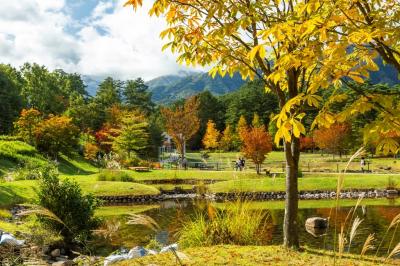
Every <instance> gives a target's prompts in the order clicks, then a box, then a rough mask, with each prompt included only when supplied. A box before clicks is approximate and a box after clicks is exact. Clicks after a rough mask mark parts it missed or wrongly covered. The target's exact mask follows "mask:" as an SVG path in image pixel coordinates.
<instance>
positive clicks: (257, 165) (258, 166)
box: [256, 163, 261, 175]
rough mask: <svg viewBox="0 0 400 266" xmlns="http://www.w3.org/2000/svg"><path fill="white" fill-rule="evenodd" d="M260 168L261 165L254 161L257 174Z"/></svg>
mask: <svg viewBox="0 0 400 266" xmlns="http://www.w3.org/2000/svg"><path fill="white" fill-rule="evenodd" d="M260 168H261V165H260V164H258V163H256V171H257V175H259V174H260Z"/></svg>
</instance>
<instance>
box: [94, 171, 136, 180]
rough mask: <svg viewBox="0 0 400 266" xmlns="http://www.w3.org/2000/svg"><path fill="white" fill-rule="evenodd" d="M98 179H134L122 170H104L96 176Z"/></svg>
mask: <svg viewBox="0 0 400 266" xmlns="http://www.w3.org/2000/svg"><path fill="white" fill-rule="evenodd" d="M97 180H98V181H118V182H133V181H134V179H133V178H132V177H131V176H130V175H129V174H128V173H126V172H124V171H118V170H104V171H101V172H100V174H99V175H98V176H97Z"/></svg>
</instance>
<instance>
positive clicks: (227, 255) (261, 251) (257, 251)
mask: <svg viewBox="0 0 400 266" xmlns="http://www.w3.org/2000/svg"><path fill="white" fill-rule="evenodd" d="M182 252H183V253H184V254H185V255H186V256H187V259H185V260H184V265H246V266H248V265H334V258H333V254H332V252H329V251H324V252H322V251H319V250H315V249H309V248H306V249H305V250H304V251H303V252H298V251H292V250H288V249H285V248H283V247H281V246H231V245H223V246H212V247H198V248H189V249H184V250H183V251H182ZM150 264H151V265H165V266H170V265H171V266H173V265H174V266H175V265H177V262H176V259H175V258H174V256H173V255H172V253H170V252H168V253H164V254H160V255H154V256H146V257H142V258H139V259H134V260H129V261H123V262H119V263H117V264H116V266H128V265H129V266H134V265H150ZM399 264H400V262H399V261H397V260H389V261H386V262H385V263H384V262H383V261H382V259H379V261H373V260H372V258H371V257H367V256H364V257H363V258H361V257H360V256H357V255H347V254H346V255H344V257H343V258H342V259H340V260H337V261H336V264H335V265H371V266H372V265H399Z"/></svg>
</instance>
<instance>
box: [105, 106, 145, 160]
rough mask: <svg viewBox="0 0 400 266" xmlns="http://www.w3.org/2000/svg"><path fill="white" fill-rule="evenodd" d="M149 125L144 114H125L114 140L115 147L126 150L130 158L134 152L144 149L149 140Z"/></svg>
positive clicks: (122, 150) (120, 150)
mask: <svg viewBox="0 0 400 266" xmlns="http://www.w3.org/2000/svg"><path fill="white" fill-rule="evenodd" d="M148 126H149V125H148V123H147V122H146V121H145V119H144V117H143V116H140V115H138V114H135V113H129V114H127V115H125V116H123V117H122V119H121V126H120V129H118V134H117V135H118V136H117V137H115V138H114V140H113V144H112V145H113V148H114V149H115V150H116V151H119V152H125V153H126V154H127V155H128V158H131V155H132V153H136V154H137V153H139V152H140V151H142V150H144V149H145V148H146V147H147V145H148V141H149V133H148Z"/></svg>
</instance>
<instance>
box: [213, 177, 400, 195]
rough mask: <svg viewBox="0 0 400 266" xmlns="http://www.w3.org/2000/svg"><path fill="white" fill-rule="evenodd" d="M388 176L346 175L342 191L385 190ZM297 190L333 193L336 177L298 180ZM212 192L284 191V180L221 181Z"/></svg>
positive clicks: (396, 180) (395, 180) (399, 179)
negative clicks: (328, 191)
mask: <svg viewBox="0 0 400 266" xmlns="http://www.w3.org/2000/svg"><path fill="white" fill-rule="evenodd" d="M390 177H391V178H392V179H393V180H394V182H395V183H396V186H397V188H399V184H400V175H391V176H390ZM388 178H389V175H366V174H360V175H346V176H345V178H344V180H345V181H344V187H343V189H356V188H358V189H367V188H381V189H383V188H386V186H387V184H388ZM298 182H299V190H301V191H308V190H330V191H335V190H336V185H337V177H336V176H335V175H329V176H323V177H319V176H308V177H304V178H299V181H298ZM209 189H210V191H212V192H267V191H285V179H284V178H275V179H273V178H259V179H239V180H229V181H222V182H218V183H215V184H211V185H209Z"/></svg>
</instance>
